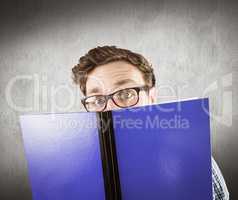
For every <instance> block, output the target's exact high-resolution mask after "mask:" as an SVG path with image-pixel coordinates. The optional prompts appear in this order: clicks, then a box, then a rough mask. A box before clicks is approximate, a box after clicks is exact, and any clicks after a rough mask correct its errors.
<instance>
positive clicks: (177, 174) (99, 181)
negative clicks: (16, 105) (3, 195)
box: [20, 98, 212, 200]
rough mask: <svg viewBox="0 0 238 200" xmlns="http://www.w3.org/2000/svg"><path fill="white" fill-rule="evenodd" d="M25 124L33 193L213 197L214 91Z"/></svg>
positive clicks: (40, 196)
mask: <svg viewBox="0 0 238 200" xmlns="http://www.w3.org/2000/svg"><path fill="white" fill-rule="evenodd" d="M20 124H21V129H22V133H23V140H24V145H25V154H26V158H27V161H28V171H29V179H30V183H31V188H32V197H33V200H104V199H105V200H119V199H122V200H159V199H161V200H201V199H202V200H212V173H211V144H210V122H209V102H208V99H207V98H203V99H197V100H188V101H179V102H173V103H164V104H155V105H150V106H142V107H134V108H127V109H120V110H114V111H108V112H98V113H96V112H91V113H88V112H75V113H57V114H39V115H38V114H36V115H22V116H20Z"/></svg>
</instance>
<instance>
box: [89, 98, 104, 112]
mask: <svg viewBox="0 0 238 200" xmlns="http://www.w3.org/2000/svg"><path fill="white" fill-rule="evenodd" d="M105 104H106V99H105V97H104V96H93V97H89V98H87V99H86V100H85V106H86V108H87V110H88V111H90V112H99V111H102V110H103V109H104V107H105Z"/></svg>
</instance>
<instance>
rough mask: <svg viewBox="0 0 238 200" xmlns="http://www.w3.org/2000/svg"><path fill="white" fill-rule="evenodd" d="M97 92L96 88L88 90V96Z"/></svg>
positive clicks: (98, 90)
mask: <svg viewBox="0 0 238 200" xmlns="http://www.w3.org/2000/svg"><path fill="white" fill-rule="evenodd" d="M98 92H100V89H99V88H98V87H95V88H93V89H91V90H89V91H88V94H90V93H98Z"/></svg>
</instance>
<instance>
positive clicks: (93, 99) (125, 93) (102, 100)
mask: <svg viewBox="0 0 238 200" xmlns="http://www.w3.org/2000/svg"><path fill="white" fill-rule="evenodd" d="M149 89H150V87H149V86H141V87H130V88H125V89H121V90H118V91H115V92H113V93H111V94H109V95H93V96H88V97H85V98H83V99H82V100H81V102H82V104H83V105H84V107H85V109H86V110H87V111H88V112H102V111H104V110H105V108H106V107H107V102H108V100H109V99H112V101H113V103H114V104H115V105H116V106H118V107H120V108H128V107H131V106H134V105H136V104H137V103H138V101H139V92H140V91H142V90H144V91H149Z"/></svg>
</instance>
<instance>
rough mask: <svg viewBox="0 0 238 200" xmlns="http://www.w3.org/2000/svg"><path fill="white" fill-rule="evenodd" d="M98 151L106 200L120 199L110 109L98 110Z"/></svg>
mask: <svg viewBox="0 0 238 200" xmlns="http://www.w3.org/2000/svg"><path fill="white" fill-rule="evenodd" d="M97 122H98V130H99V141H100V151H101V159H102V167H103V176H104V188H105V198H106V200H121V186H120V177H119V171H118V162H117V153H116V144H115V137H114V129H113V118H112V113H111V111H107V112H98V113H97Z"/></svg>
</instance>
